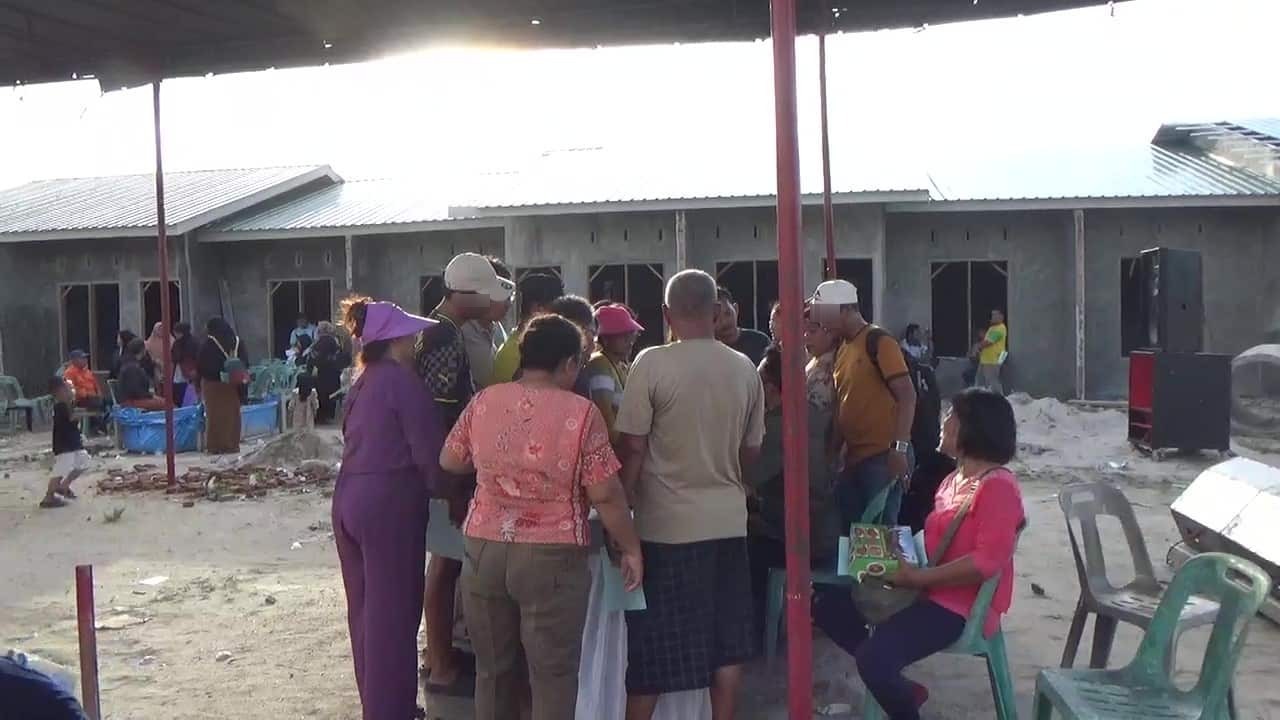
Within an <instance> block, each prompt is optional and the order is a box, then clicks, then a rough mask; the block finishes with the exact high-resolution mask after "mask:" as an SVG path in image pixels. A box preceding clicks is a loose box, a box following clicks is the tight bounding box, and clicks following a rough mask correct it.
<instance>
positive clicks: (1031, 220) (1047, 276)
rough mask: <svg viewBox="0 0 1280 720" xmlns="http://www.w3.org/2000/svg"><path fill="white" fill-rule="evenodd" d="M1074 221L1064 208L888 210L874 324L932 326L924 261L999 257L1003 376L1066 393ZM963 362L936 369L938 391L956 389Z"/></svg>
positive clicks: (1038, 391) (1071, 345)
mask: <svg viewBox="0 0 1280 720" xmlns="http://www.w3.org/2000/svg"><path fill="white" fill-rule="evenodd" d="M1072 227H1073V226H1072V220H1071V213H1070V212H1011V213H919V214H901V215H898V214H892V215H889V216H888V218H887V221H886V239H885V249H886V253H885V254H886V258H887V260H886V267H887V272H888V287H887V289H886V296H885V304H884V309H883V311H882V312H881V313H880V323H881V324H882V325H884V326H885V327H886V328H889V329H891V330H893V331H894V332H895V333H896V332H901V331H902V329H903V328H904V327H906V325H907V324H908V323H911V322H916V323H919V324H920V325H922V326H925V327H930V326H932V324H933V323H932V320H931V315H932V285H931V276H930V263H932V262H936V261H944V260H979V259H981V260H1005V261H1007V262H1008V271H1009V285H1008V291H1009V296H1008V297H1009V302H1008V308H1007V312H1008V317H1009V340H1010V364H1009V365H1008V366H1007V367H1006V373H1007V375H1008V377H1007V380H1008V382H1009V384H1010V385H1011V386H1012V387H1013V388H1014V389H1017V390H1024V391H1026V392H1029V393H1031V394H1033V395H1061V396H1065V395H1069V394H1070V393H1071V392H1072V389H1073V386H1074V382H1075V380H1074V378H1075V331H1074V327H1075V325H1074V320H1073V317H1074V315H1073V313H1074V309H1073V308H1074V306H1073V297H1074V291H1073V280H1072V273H1073V269H1072V268H1073V264H1072V262H1073V261H1072V252H1073V250H1072V247H1073V245H1072V243H1073V231H1072ZM1116 272H1117V278H1118V277H1119V275H1118V273H1119V270H1117V271H1116ZM963 365H964V363H963V362H956V363H945V364H944V366H943V367H942V368H940V374H941V375H942V376H943V377H941V378H940V379H941V380H943V383H942V385H943V389H944V392H945V391H952V390H955V389H958V384H959V383H958V374H959V371H960V369H961V368H962V367H963Z"/></svg>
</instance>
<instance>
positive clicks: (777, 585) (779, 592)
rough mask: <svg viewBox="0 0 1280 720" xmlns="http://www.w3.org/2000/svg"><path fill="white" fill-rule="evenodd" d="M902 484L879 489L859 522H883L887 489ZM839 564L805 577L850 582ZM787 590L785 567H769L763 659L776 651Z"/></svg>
mask: <svg viewBox="0 0 1280 720" xmlns="http://www.w3.org/2000/svg"><path fill="white" fill-rule="evenodd" d="M901 488H902V486H901V485H899V484H898V483H889V485H888V486H887V487H885V489H883V490H881V491H880V492H879V493H877V494H876V496H875V497H873V498H872V499H871V502H870V503H869V504H868V505H867V508H866V510H863V511H862V518H861V520H860V522H862V523H870V524H885V523H886V520H885V518H884V517H883V516H884V509H885V506H886V505H887V504H888V502H889V493H890V492H901V491H902V490H901ZM836 564H837V566H838V565H839V564H840V559H839V557H837V558H836ZM840 569H841V568H839V567H836V568H834V569H833V570H830V571H821V570H813V571H812V572H811V574H810V576H809V578H810V580H809V581H810V583H811V584H813V585H846V586H852V585H853V577H852V576H850V575H843V574H841V573H840ZM786 592H787V570H786V568H769V585H768V587H767V589H766V590H765V593H766V594H765V606H764V607H765V610H764V657H765V659H766V660H772V659H773V658H774V657H775V656H777V654H778V635H779V634H780V632H781V629H782V611H783V605H784V601H785V597H786Z"/></svg>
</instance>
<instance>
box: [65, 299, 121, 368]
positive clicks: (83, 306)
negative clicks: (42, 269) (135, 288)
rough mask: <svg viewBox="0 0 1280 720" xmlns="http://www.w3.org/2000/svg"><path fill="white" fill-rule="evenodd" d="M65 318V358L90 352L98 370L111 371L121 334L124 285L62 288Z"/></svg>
mask: <svg viewBox="0 0 1280 720" xmlns="http://www.w3.org/2000/svg"><path fill="white" fill-rule="evenodd" d="M58 294H59V297H58V310H59V313H60V315H61V316H62V317H61V319H62V357H64V358H65V357H66V356H67V353H69V352H71V351H72V350H84V351H85V352H87V353H89V364H90V367H92V368H93V369H94V370H109V369H111V362H112V360H113V359H114V357H115V353H116V343H117V335H118V334H119V333H120V284H119V283H79V284H75V285H62V286H60V287H59V288H58Z"/></svg>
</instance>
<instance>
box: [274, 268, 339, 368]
mask: <svg viewBox="0 0 1280 720" xmlns="http://www.w3.org/2000/svg"><path fill="white" fill-rule="evenodd" d="M267 294H268V296H269V297H270V303H269V306H270V312H271V317H270V323H269V325H270V326H271V339H270V342H271V354H272V356H274V357H284V354H285V351H286V350H288V349H289V335H290V334H291V333H293V329H294V328H295V327H297V321H298V316H299V315H305V316H306V318H307V322H309V323H311V324H313V325H314V324H315V323H317V322H319V321H321V320H328V319H329V318H330V316H331V315H332V314H333V281H332V280H330V279H328V278H324V279H319V280H270V281H268V282H267Z"/></svg>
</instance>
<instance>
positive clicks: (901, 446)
mask: <svg viewBox="0 0 1280 720" xmlns="http://www.w3.org/2000/svg"><path fill="white" fill-rule="evenodd" d="M889 449H890V450H892V451H894V452H898V453H902V454H903V455H906V454H907V453H908V452H910V451H911V443H909V442H907V441H906V440H894V441H893V444H892V445H890V446H889Z"/></svg>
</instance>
